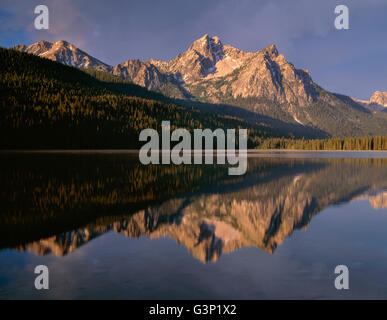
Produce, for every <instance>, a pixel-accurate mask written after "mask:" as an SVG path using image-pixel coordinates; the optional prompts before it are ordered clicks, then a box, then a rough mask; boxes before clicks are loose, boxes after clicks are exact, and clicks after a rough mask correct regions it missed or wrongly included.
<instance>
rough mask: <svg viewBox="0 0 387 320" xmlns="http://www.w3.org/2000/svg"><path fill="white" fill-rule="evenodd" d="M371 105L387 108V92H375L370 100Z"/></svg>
mask: <svg viewBox="0 0 387 320" xmlns="http://www.w3.org/2000/svg"><path fill="white" fill-rule="evenodd" d="M370 102H371V103H374V104H377V105H380V106H382V107H387V92H382V91H375V93H374V94H373V95H372V97H371V99H370Z"/></svg>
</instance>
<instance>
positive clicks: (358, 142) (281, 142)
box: [257, 136, 387, 151]
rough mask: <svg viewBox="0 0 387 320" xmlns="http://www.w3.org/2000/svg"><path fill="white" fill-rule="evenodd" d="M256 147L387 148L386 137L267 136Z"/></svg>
mask: <svg viewBox="0 0 387 320" xmlns="http://www.w3.org/2000/svg"><path fill="white" fill-rule="evenodd" d="M257 148H258V149H294V150H379V151H380V150H387V137H382V136H376V137H364V138H331V139H312V140H305V139H286V138H269V139H262V140H261V141H259V142H258V146H257Z"/></svg>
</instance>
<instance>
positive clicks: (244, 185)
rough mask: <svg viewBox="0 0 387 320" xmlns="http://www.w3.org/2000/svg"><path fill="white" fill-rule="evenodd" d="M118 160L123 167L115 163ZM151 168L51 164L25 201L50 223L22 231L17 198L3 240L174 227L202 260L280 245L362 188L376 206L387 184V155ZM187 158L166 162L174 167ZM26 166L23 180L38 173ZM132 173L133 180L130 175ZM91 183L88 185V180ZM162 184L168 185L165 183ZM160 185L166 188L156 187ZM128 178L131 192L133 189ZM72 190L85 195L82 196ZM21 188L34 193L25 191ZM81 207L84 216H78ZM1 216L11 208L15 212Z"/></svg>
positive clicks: (66, 245) (50, 240) (81, 239)
mask: <svg viewBox="0 0 387 320" xmlns="http://www.w3.org/2000/svg"><path fill="white" fill-rule="evenodd" d="M124 163H125V165H124ZM117 165H118V166H121V167H120V168H121V169H122V170H117V171H115V169H114V168H116V166H117ZM91 167H92V166H91ZM160 167H161V166H160ZM105 168H106V167H105ZM146 168H147V167H138V165H134V164H133V163H132V164H130V165H129V167H127V162H125V161H124V162H120V161H118V162H116V163H115V164H114V165H113V168H109V167H108V169H106V170H102V169H99V170H97V171H98V172H99V176H97V177H98V179H102V180H103V181H105V184H104V185H102V184H101V185H98V184H97V185H95V184H93V183H90V180H93V179H95V178H96V176H95V175H93V174H91V175H89V176H85V177H83V178H82V179H80V178H78V180H75V183H74V179H73V180H71V181H73V182H72V183H71V185H66V179H63V177H62V179H60V177H58V176H57V175H55V176H54V177H53V176H52V174H51V175H49V177H50V179H49V181H51V182H49V183H48V182H47V181H46V180H45V179H41V180H39V179H38V181H40V182H41V183H40V185H41V188H42V189H41V190H40V193H43V194H45V195H46V196H45V197H44V198H42V197H40V198H39V197H35V198H33V199H35V200H36V201H31V202H30V205H32V207H30V208H29V210H26V211H27V212H29V213H28V214H26V215H25V216H26V217H27V221H34V219H31V213H30V212H33V213H35V214H36V217H35V218H36V219H37V220H36V221H37V222H38V223H42V225H39V224H38V223H36V224H34V223H32V225H31V227H32V228H33V230H30V232H29V233H28V234H27V236H25V235H23V234H22V233H20V232H21V231H23V230H25V228H24V229H23V227H20V225H23V226H25V221H26V220H25V219H24V217H25V216H24V215H23V212H21V211H22V209H23V208H19V210H20V211H19V212H21V213H20V215H15V217H14V218H13V220H5V221H4V220H3V221H2V222H5V223H6V224H5V225H4V224H3V223H2V226H3V227H4V226H5V227H7V226H8V227H9V228H10V229H9V230H13V231H14V232H16V234H13V236H12V237H8V238H7V239H3V241H2V242H3V243H6V246H12V247H17V248H19V249H21V250H30V251H33V252H35V253H38V254H48V253H52V254H54V255H59V256H61V255H65V254H69V253H71V252H72V251H74V250H75V249H77V248H78V247H80V246H81V245H83V244H85V243H87V242H88V241H90V240H92V239H93V238H95V237H97V236H99V235H101V234H103V233H105V232H107V231H110V230H114V231H116V232H119V233H121V234H124V235H126V236H128V237H132V238H133V237H139V236H147V237H149V238H151V239H157V238H160V237H170V238H172V239H173V240H175V241H176V242H177V243H179V244H182V245H184V246H185V247H186V248H187V249H188V250H189V252H190V253H191V254H192V255H193V256H194V257H195V258H197V259H199V260H201V261H203V262H208V261H216V260H217V259H218V257H219V256H220V255H221V254H223V253H229V252H232V251H234V250H237V249H238V248H241V247H244V246H255V247H259V248H261V249H263V250H265V251H266V252H268V253H272V252H273V251H274V250H275V248H276V247H277V246H278V245H280V244H281V243H282V242H283V241H284V239H285V238H286V237H288V236H289V235H291V234H292V232H293V231H294V230H295V229H305V228H307V226H308V224H309V222H310V220H311V219H312V217H313V216H314V215H316V214H317V213H318V212H320V211H321V210H322V209H323V208H325V207H327V206H329V205H332V204H336V203H340V202H346V201H350V200H352V199H355V198H358V197H359V196H361V195H362V197H363V198H364V197H365V196H367V197H368V199H369V200H370V202H371V203H374V202H375V203H376V205H377V206H379V205H380V203H381V206H382V207H383V205H384V202H383V201H384V197H385V195H384V193H377V191H378V190H381V189H382V188H384V187H386V186H387V170H386V168H387V159H352V160H350V159H335V160H333V159H331V160H321V159H319V160H308V161H306V160H286V159H282V160H281V159H273V158H268V159H249V171H248V174H247V175H245V176H243V177H238V178H230V177H227V176H226V175H224V170H223V169H224V168H218V167H215V166H214V167H211V168H209V167H207V168H204V166H203V167H198V166H196V168H195V167H186V169H185V170H187V171H185V172H179V178H178V179H180V182H179V181H178V182H176V181H175V180H176V178H175V179H172V176H173V175H170V174H167V173H162V172H158V173H157V174H155V175H154V176H153V178H152V177H151V176H149V175H147V173H146V172H142V171H141V170H147V169H146ZM179 168H183V167H182V166H180V167H179ZM179 168H176V167H175V168H166V169H165V170H166V171H168V170H169V172H174V171H173V170H180V169H179ZM187 168H190V169H187ZM199 169H200V170H206V171H200V170H199ZM127 170H129V171H130V170H137V171H136V172H137V173H136V175H134V177H136V176H137V175H140V176H141V177H143V178H142V179H141V180H140V182H141V183H143V184H144V185H141V183H140V184H138V185H134V186H133V185H130V186H129V185H127V186H126V185H121V184H117V181H121V180H120V179H122V177H126V178H128V175H130V174H129V173H128V172H129V171H127ZM190 170H196V171H190ZM198 170H199V171H198ZM92 172H94V171H93V170H92ZM125 173H126V175H125ZM72 174H73V173H72ZM148 174H149V172H148ZM185 175H187V176H188V177H189V178H187V176H185ZM204 175H205V178H204ZM22 176H23V179H24V180H25V179H26V177H27V178H28V177H31V174H30V175H28V174H27V175H25V174H23V175H22ZM72 177H74V176H72ZM53 178H54V179H53ZM55 179H56V180H55ZM98 179H97V181H100V180H98ZM147 179H148V180H147ZM165 179H166V180H167V181H165ZM27 180H28V179H27ZM33 180H34V181H35V179H33ZM124 180H125V178H124ZM52 181H54V182H52ZM106 181H107V182H106ZM109 181H110V182H109ZM114 181H115V183H114ZM134 181H138V180H134ZM182 181H185V182H182ZM43 182H44V183H43ZM128 183H134V182H133V181H132V180H130V179H129V180H128ZM53 184H56V185H57V186H59V187H60V188H59V190H62V196H61V197H58V196H57V197H56V198H55V202H54V200H52V197H53V196H54V195H55V192H54V191H51V193H50V191H49V190H58V189H55V188H54V189H52V185H53ZM176 184H180V187H178V186H176ZM86 185H89V187H88V188H86V187H85V186H86ZM140 185H141V187H140ZM48 186H51V189H48ZM114 186H115V188H112V187H114ZM160 186H163V187H164V190H162V191H161V189H160ZM152 187H153V188H156V189H157V190H160V192H159V193H156V192H155V190H152ZM35 188H36V186H35ZM44 188H46V189H44ZM128 188H129V189H131V190H132V193H131V194H127V196H125V192H126V191H127V190H128ZM146 188H148V189H147V193H148V196H147V197H148V199H147V201H144V199H142V198H141V197H144V194H143V190H145V189H146ZM167 188H168V189H167ZM26 190H27V189H23V191H21V189H19V188H17V190H13V192H14V193H16V194H14V196H15V197H19V198H20V197H21V195H20V194H17V193H18V192H19V193H20V192H22V193H23V192H27V194H28V191H26ZM108 190H110V191H109V192H110V193H111V192H113V193H114V194H115V197H112V196H111V194H109V193H108V192H107V191H108ZM71 194H73V198H72V197H71V196H70V195H71ZM149 194H152V196H149ZM74 195H78V196H77V197H79V198H80V199H83V200H78V202H77V201H76V200H75V199H76V196H74ZM23 197H24V198H29V199H31V197H27V195H26V194H24V195H23ZM136 197H137V198H138V200H136ZM379 198H380V199H381V200H380V199H379ZM93 199H94V200H93ZM101 199H104V201H102V200H101ZM106 199H110V200H109V201H106ZM128 199H130V201H129V200H128ZM133 199H134V200H133ZM378 199H379V200H378ZM45 200H47V201H49V204H50V208H51V209H52V216H50V215H49V217H48V218H45V217H43V218H42V217H41V215H42V214H43V213H42V212H43V211H44V208H47V207H48V206H47V204H46V205H43V204H44V201H45ZM90 201H94V202H93V206H90ZM380 201H381V202H380ZM53 203H55V204H56V206H54V205H53ZM96 203H97V204H98V205H95V204H96ZM39 204H40V205H39ZM88 205H89V206H88ZM34 206H35V207H34ZM8 208H9V207H8ZM12 208H13V209H15V208H18V207H17V206H15V207H12ZM61 208H66V209H65V210H61ZM31 209H33V210H32V211H31ZM41 209H43V210H41ZM104 210H106V211H105V212H104ZM62 211H63V212H62ZM103 212H104V213H103ZM111 212H114V214H111ZM93 213H94V216H93ZM63 214H69V216H70V218H71V221H72V223H73V227H69V226H68V225H67V224H66V223H64V224H61V223H62V222H63V221H65V222H66V220H64V219H63ZM77 215H78V216H79V215H81V217H78V218H77V217H76V216H77ZM82 215H84V216H82ZM3 216H5V217H9V215H7V214H5V215H2V216H1V217H3ZM88 219H89V220H88ZM7 224H8V225H7ZM54 225H55V226H56V227H55V228H53V230H52V232H51V234H50V233H49V232H47V230H49V229H50V226H54ZM58 225H59V227H63V225H64V226H65V227H66V228H68V230H76V231H65V232H63V231H62V230H60V231H61V232H59V233H58V232H56V231H57V230H58ZM12 228H13V229H12ZM2 229H3V228H2ZM59 229H60V228H59ZM8 234H9V232H8ZM3 235H4V234H3ZM5 235H7V233H5ZM2 238H3V237H2ZM42 238H43V239H42Z"/></svg>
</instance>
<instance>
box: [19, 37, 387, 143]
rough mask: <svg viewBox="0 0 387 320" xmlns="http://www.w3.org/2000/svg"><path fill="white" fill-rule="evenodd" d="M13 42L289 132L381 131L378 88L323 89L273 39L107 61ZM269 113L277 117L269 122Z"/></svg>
mask: <svg viewBox="0 0 387 320" xmlns="http://www.w3.org/2000/svg"><path fill="white" fill-rule="evenodd" d="M15 49H18V50H21V51H25V52H29V53H33V54H37V55H39V56H41V57H46V58H49V59H52V60H55V61H59V62H62V63H65V64H68V65H74V66H81V67H85V68H97V69H99V70H103V71H108V72H111V73H113V74H114V75H116V76H119V77H122V78H124V79H127V80H129V81H131V82H133V83H135V84H137V85H140V86H143V87H145V88H147V89H149V90H153V91H158V92H161V93H162V94H164V95H166V96H168V97H171V98H178V99H180V102H181V103H183V104H188V105H191V106H192V105H193V106H195V107H198V108H202V109H203V110H204V111H210V112H214V113H218V114H223V115H226V116H232V117H238V118H242V119H243V120H246V121H249V122H250V123H257V124H265V125H268V126H270V127H273V128H274V127H276V129H284V128H286V131H289V128H288V125H292V126H296V127H297V128H296V129H295V130H291V132H292V133H296V132H298V131H299V130H301V133H304V135H305V136H306V137H308V136H311V137H315V136H318V137H327V136H367V135H384V134H386V127H387V114H386V113H385V112H379V111H381V110H382V109H384V107H383V108H382V107H380V106H385V105H387V94H386V93H383V92H376V93H375V94H374V95H373V96H372V98H371V100H370V102H369V103H368V102H367V103H366V102H364V101H360V100H356V99H353V98H350V97H347V96H343V95H338V94H333V93H330V92H328V91H326V90H324V89H323V88H321V87H320V86H318V85H317V84H316V83H314V82H313V80H312V78H311V74H310V73H309V71H308V70H306V69H298V68H295V66H294V65H293V64H292V63H290V62H289V61H287V60H286V58H285V57H284V55H282V54H280V53H279V52H278V50H277V48H276V47H275V45H273V44H271V45H269V46H268V47H266V48H264V49H262V50H259V51H257V52H244V51H242V50H239V49H237V48H234V47H232V46H231V45H223V43H222V42H221V41H220V39H219V38H218V37H216V36H214V37H210V36H209V35H208V34H206V35H204V36H203V37H201V38H200V39H198V40H196V41H194V42H193V43H192V44H191V45H190V46H189V48H188V49H187V51H185V52H183V53H181V54H178V55H177V56H176V57H175V58H173V59H172V60H170V61H161V60H157V59H151V60H149V61H147V62H142V61H140V60H138V59H132V60H128V61H126V62H123V63H120V64H117V65H115V66H114V67H110V66H108V65H107V64H105V63H103V62H101V61H99V60H97V59H95V58H93V57H91V56H89V55H87V54H86V53H84V52H83V51H81V50H79V49H77V48H75V47H74V46H73V45H71V44H69V43H67V42H65V41H58V42H54V43H49V42H44V41H40V42H38V43H35V44H33V45H31V46H29V47H26V46H24V45H20V46H17V47H15ZM210 104H211V106H210ZM240 108H242V110H246V111H248V112H247V113H246V112H241V111H240V110H239V109H240ZM370 109H372V110H370ZM273 119H274V120H275V121H277V120H279V121H280V122H282V124H281V123H280V122H276V123H275V124H273V121H272V120H273ZM278 126H282V127H281V128H278ZM311 131H313V134H312V135H310V133H311ZM296 134H297V135H298V136H299V135H300V134H299V133H296Z"/></svg>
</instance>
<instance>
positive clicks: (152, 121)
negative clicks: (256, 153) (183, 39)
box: [0, 48, 278, 149]
mask: <svg viewBox="0 0 387 320" xmlns="http://www.w3.org/2000/svg"><path fill="white" fill-rule="evenodd" d="M0 70H1V71H0V96H1V102H0V135H1V138H0V147H1V148H3V149H4V148H7V149H13V148H138V147H139V146H140V144H139V142H138V136H139V132H140V131H141V130H142V129H144V128H155V129H159V127H160V124H161V121H163V120H169V121H171V126H172V130H173V129H174V128H176V127H179V128H181V127H184V128H187V129H193V128H211V129H214V128H247V129H248V130H249V137H250V138H249V147H253V146H254V145H255V144H254V141H255V140H256V139H257V138H258V137H264V136H266V137H267V136H272V135H275V136H278V135H276V133H275V132H273V131H272V130H270V129H269V128H265V127H257V126H252V125H248V124H246V123H245V122H243V121H241V120H238V119H235V118H230V117H221V116H217V115H215V114H213V115H209V114H208V113H207V114H205V115H203V114H202V113H201V112H200V111H199V110H196V109H194V108H186V107H182V106H179V105H177V104H175V103H173V102H172V101H171V100H170V99H168V98H165V97H164V96H162V95H160V94H157V93H154V92H151V91H148V90H146V89H145V88H142V87H140V86H136V85H132V84H129V83H127V82H125V81H123V80H120V79H119V78H117V77H114V76H107V75H106V74H104V73H98V72H93V71H89V74H87V73H85V72H83V71H81V70H79V69H76V68H74V67H69V66H65V65H62V64H60V63H57V62H53V61H50V60H48V59H43V58H40V57H36V56H34V55H30V54H26V53H22V52H18V51H16V50H7V49H3V48H0ZM106 77H107V78H106ZM98 78H99V79H98ZM159 132H160V131H159Z"/></svg>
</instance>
